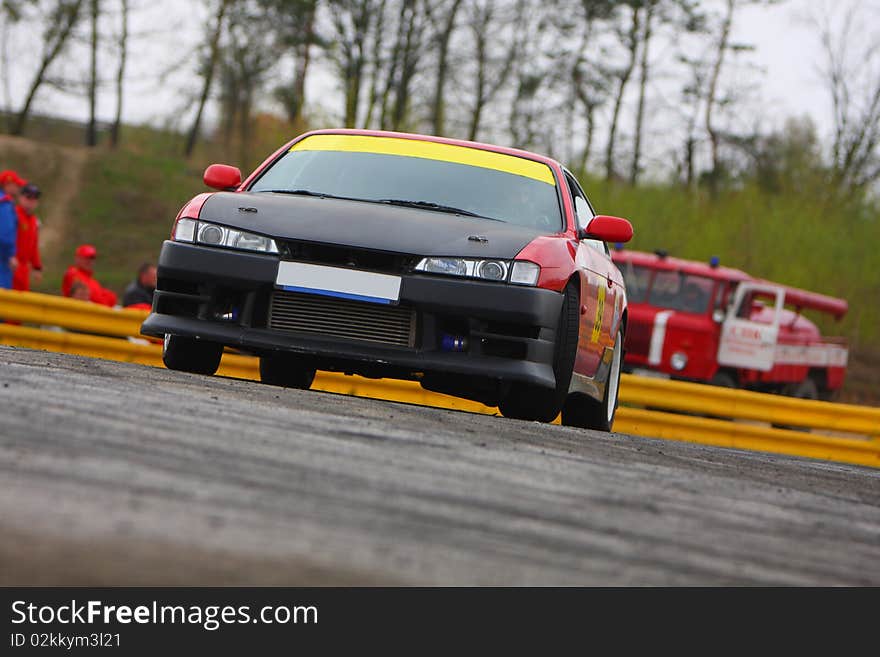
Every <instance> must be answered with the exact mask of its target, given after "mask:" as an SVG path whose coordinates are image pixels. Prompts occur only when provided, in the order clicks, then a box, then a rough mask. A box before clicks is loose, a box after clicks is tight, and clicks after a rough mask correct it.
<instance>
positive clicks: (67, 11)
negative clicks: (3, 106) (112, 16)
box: [12, 0, 83, 135]
mask: <svg viewBox="0 0 880 657" xmlns="http://www.w3.org/2000/svg"><path fill="white" fill-rule="evenodd" d="M46 4H47V5H48V7H47V8H46V9H47V11H46V12H45V15H46V27H45V29H44V30H43V40H42V41H43V49H42V54H41V56H40V63H39V66H38V67H37V71H36V73H34V77H33V79H32V80H31V83H30V85H29V87H28V92H27V95H26V96H25V100H24V103H23V104H22V107H21V109H20V110H19V112H18V114H17V115H16V117H15V121H14V122H13V124H12V134H14V135H20V134H22V133H23V132H24V127H25V124H26V123H27V119H28V116H29V114H30V111H31V106H32V105H33V102H34V99H35V98H36V96H37V91H39V89H40V87H41V86H43V83H44V82H45V81H46V73H47V72H48V71H49V68H50V67H51V66H52V64H53V63H54V62H55V60H56V59H57V58H58V56H59V55H60V54H61V53H62V52H63V50H64V48H65V47H66V46H67V44H68V40H69V38H70V35H71V33H72V32H73V28H74V27H75V26H76V24H77V22H78V21H79V18H80V10H81V9H82V4H83V0H55V1H54V2H51V3H46Z"/></svg>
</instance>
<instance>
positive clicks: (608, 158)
mask: <svg viewBox="0 0 880 657" xmlns="http://www.w3.org/2000/svg"><path fill="white" fill-rule="evenodd" d="M631 9H632V25H631V26H630V30H629V34H628V41H629V61H628V62H627V65H626V68H625V69H623V71H622V72H621V74H620V78H619V82H618V85H617V97H616V98H615V99H614V110H613V112H612V114H611V129H610V132H609V134H608V146H607V147H606V149H605V178H606V180H611V179H612V178H614V147H615V142H616V141H617V122H618V120H619V119H620V108H621V106H622V105H623V95H624V93H625V92H626V85H627V83H628V82H629V79H630V77H631V76H632V72H633V69H634V68H635V65H636V54H637V51H638V45H639V22H640V21H639V11H640V9H639V7H638V6H633V7H632V8H631Z"/></svg>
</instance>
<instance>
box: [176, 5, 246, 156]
mask: <svg viewBox="0 0 880 657" xmlns="http://www.w3.org/2000/svg"><path fill="white" fill-rule="evenodd" d="M233 2H234V0H218V4H217V11H216V16H217V18H216V20H215V21H214V25H213V28H212V29H211V30H210V31H209V32H208V34H207V46H208V52H207V58H206V60H205V61H204V62H203V65H202V71H201V75H202V93H201V95H200V96H199V103H198V106H197V108H196V115H195V117H194V118H193V123H192V126H191V127H190V129H189V134H188V135H187V138H186V147H185V148H184V155H186V157H190V156H192V153H193V150H195V147H196V141H198V138H199V131H200V130H201V127H202V115H203V113H204V111H205V105H206V104H207V103H208V98H209V97H210V95H211V86H212V84H213V83H214V74H215V72H216V70H217V64H218V61H219V59H220V37H221V35H222V34H223V25H224V20H225V18H226V13H227V12H228V11H229V9H230V8H231V7H232V5H233Z"/></svg>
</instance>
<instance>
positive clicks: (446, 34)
mask: <svg viewBox="0 0 880 657" xmlns="http://www.w3.org/2000/svg"><path fill="white" fill-rule="evenodd" d="M460 7H461V0H453V3H452V6H451V7H450V8H449V13H448V14H447V15H446V22H445V23H444V25H443V29H442V30H441V31H440V33H439V34H438V38H437V42H438V44H437V45H438V52H437V78H436V79H435V80H434V102H433V107H432V110H431V124H432V125H433V132H434V134H435V135H443V134H444V133H445V132H446V99H445V92H446V77H447V72H448V69H449V41H450V39H451V38H452V32H453V30H455V18H456V15H457V14H458V10H459V8H460Z"/></svg>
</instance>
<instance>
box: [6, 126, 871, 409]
mask: <svg viewBox="0 0 880 657" xmlns="http://www.w3.org/2000/svg"><path fill="white" fill-rule="evenodd" d="M271 132H272V135H271V138H270V139H267V138H266V137H267V135H261V137H262V139H261V140H260V142H261V143H260V146H261V147H263V146H264V149H263V150H262V151H260V152H259V153H258V152H256V149H254V152H252V153H250V154H248V155H245V156H244V158H242V157H241V155H242V154H241V153H239V157H235V156H226V155H224V154H223V149H222V148H220V147H219V146H217V145H211V144H209V145H207V146H205V147H203V148H202V151H201V152H198V153H197V155H196V157H195V158H194V160H193V161H192V162H186V161H185V160H183V159H182V158H180V157H179V156H178V153H179V140H178V138H177V136H176V135H168V134H166V133H154V132H152V131H149V130H147V129H142V128H130V129H128V131H127V133H126V134H125V136H126V137H127V139H126V141H125V143H126V146H125V148H122V149H120V150H118V151H112V150H109V149H106V148H103V147H99V148H98V149H95V150H93V151H88V150H86V149H85V148H83V147H79V146H70V145H62V144H63V143H64V142H67V141H68V139H67V137H66V135H65V137H64V138H61V137H59V136H58V135H49V136H48V137H47V138H49V139H53V140H54V142H62V144H58V143H54V142H53V141H36V140H29V139H20V138H12V137H7V136H0V169H3V168H8V167H11V168H15V169H18V170H19V171H20V172H21V173H22V174H23V175H25V176H26V177H29V178H30V179H32V180H33V181H34V182H36V183H37V184H38V185H40V187H41V188H42V189H43V192H44V194H43V204H42V207H41V211H40V216H41V218H42V220H43V240H42V243H43V254H44V261H45V270H46V277H45V279H44V281H43V283H42V284H41V285H39V286H37V288H36V289H37V290H38V291H41V292H49V293H56V292H57V291H58V290H59V285H60V280H61V276H62V274H63V272H64V269H65V268H66V267H67V266H68V265H69V264H70V262H71V260H72V254H73V250H74V248H75V247H76V245H77V244H80V243H82V242H91V243H93V244H95V245H96V246H97V248H98V251H99V253H100V257H99V259H98V262H97V272H98V277H99V279H100V280H101V281H102V282H103V283H104V284H106V285H108V286H109V287H111V288H113V289H115V290H116V291H117V292H119V291H121V290H122V289H123V288H124V287H125V285H126V284H127V282H128V281H130V280H131V279H132V278H133V276H134V272H135V270H136V268H137V267H138V265H139V264H140V263H141V262H144V261H155V259H156V257H157V255H158V251H159V248H160V247H161V244H162V241H163V240H164V239H166V238H167V236H168V233H169V230H170V228H171V222H172V220H173V218H174V216H175V214H176V213H177V211H178V209H179V208H180V206H181V205H182V204H183V203H184V202H185V201H186V200H187V199H188V198H190V197H191V196H193V195H194V194H196V193H198V192H200V191H203V190H204V186H203V184H202V182H201V174H202V171H203V170H204V166H205V165H206V164H207V163H209V162H210V161H212V160H214V159H217V160H221V161H222V160H228V161H231V162H232V163H237V162H240V161H242V159H245V160H246V161H249V164H250V165H251V166H252V165H253V164H254V163H255V162H257V161H259V159H260V156H262V155H264V154H265V153H266V152H268V151H269V150H270V149H271V145H270V144H277V143H280V142H281V141H282V140H283V138H284V137H283V136H282V133H281V132H280V131H278V129H277V126H273V129H272V130H271ZM43 136H44V137H46V135H43ZM233 150H236V151H237V150H238V149H233ZM242 168H243V169H244V170H245V172H246V167H242ZM584 182H585V183H586V184H585V188H586V189H587V190H588V193H589V194H590V195H591V198H592V200H593V202H594V204H595V205H596V207H597V209H598V210H599V211H600V212H604V213H608V214H619V215H621V216H626V217H628V218H629V219H630V220H632V222H633V225H634V226H635V230H636V237H635V238H634V240H633V243H632V245H631V247H632V248H636V249H642V250H653V249H655V248H664V249H667V250H668V251H669V252H670V253H672V254H674V255H679V256H681V257H686V258H694V259H705V260H708V258H709V257H710V256H712V255H717V256H719V257H720V258H721V261H722V262H723V263H724V264H726V265H729V266H733V267H739V268H742V269H745V270H746V271H748V272H749V273H751V274H753V275H756V276H760V277H764V278H768V279H771V280H775V281H779V282H783V283H787V284H791V285H796V286H799V287H804V288H806V289H810V290H815V291H817V292H822V293H825V294H831V295H835V296H841V297H844V298H847V299H848V300H849V302H850V313H849V315H848V316H847V317H846V318H845V319H844V320H843V321H842V322H840V323H837V324H835V323H833V322H828V321H821V320H820V322H819V323H820V324H821V326H822V329H823V331H824V332H826V333H827V334H829V335H842V336H844V337H846V338H848V339H849V340H850V343H851V345H852V348H853V354H852V356H851V361H852V363H851V368H850V376H849V379H848V383H847V385H846V388H845V390H846V393H845V398H846V399H847V400H849V401H856V402H859V401H872V402H876V401H878V400H880V307H878V304H877V300H878V299H880V268H878V267H877V266H876V263H877V255H876V254H877V250H878V247H880V220H878V216H877V214H876V212H872V211H871V209H870V208H867V207H865V206H864V205H863V204H858V205H856V204H853V205H851V206H845V205H844V204H840V203H838V202H835V201H833V200H832V199H831V197H830V196H829V195H828V194H827V190H823V189H808V190H802V192H801V193H799V194H784V195H783V194H768V193H765V192H762V191H761V190H759V189H757V188H753V187H749V186H745V187H743V188H741V189H737V190H734V191H728V192H724V193H722V194H721V195H719V196H718V197H716V198H712V197H711V196H710V195H708V194H707V193H704V192H693V193H685V192H684V191H683V190H682V189H681V188H679V187H674V186H659V185H655V186H639V187H635V188H633V187H630V186H625V185H620V184H615V183H606V182H605V181H601V180H591V179H589V178H586V179H585V180H584ZM813 319H818V318H815V317H813Z"/></svg>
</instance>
